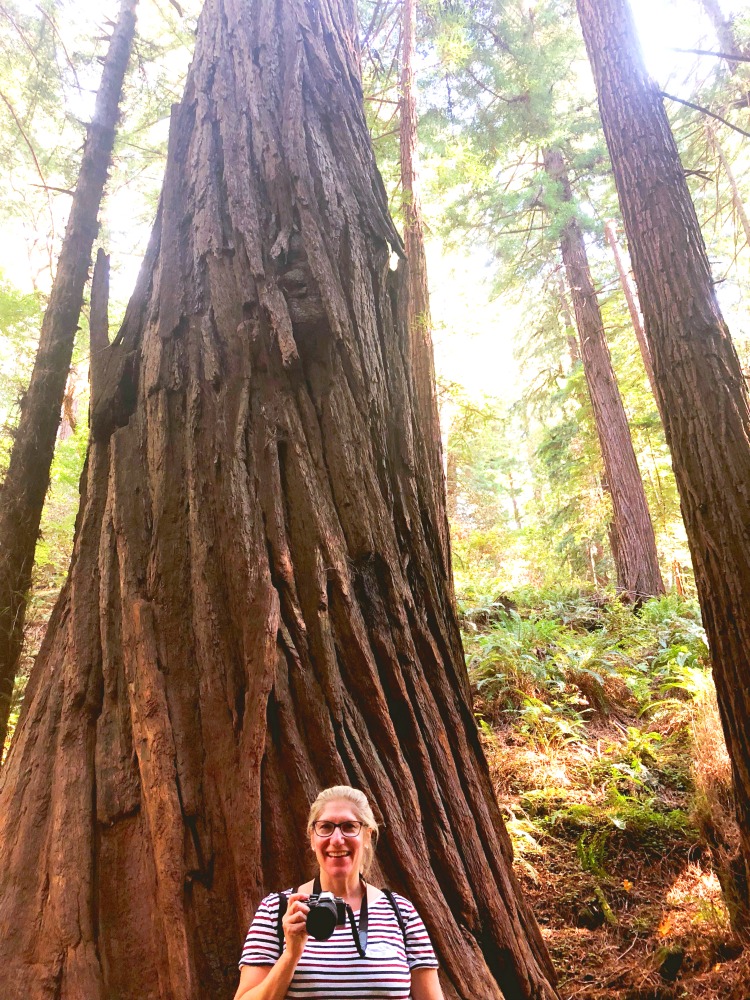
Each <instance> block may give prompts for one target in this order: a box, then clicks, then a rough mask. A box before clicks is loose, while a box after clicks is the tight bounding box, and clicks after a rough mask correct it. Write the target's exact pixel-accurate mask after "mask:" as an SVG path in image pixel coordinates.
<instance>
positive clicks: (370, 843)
mask: <svg viewBox="0 0 750 1000" xmlns="http://www.w3.org/2000/svg"><path fill="white" fill-rule="evenodd" d="M329 802H348V803H349V804H350V805H351V806H352V807H353V809H354V812H355V814H356V816H357V819H358V820H359V821H360V823H362V825H363V826H364V827H366V828H367V829H368V830H371V831H372V834H371V836H370V837H369V838H368V840H367V843H365V856H364V862H363V864H362V869H363V874H364V875H366V874H367V872H368V871H369V870H370V866H371V865H372V862H373V859H374V857H375V845H376V843H377V840H378V824H377V822H376V820H375V816H374V815H373V812H372V807H371V806H370V803H369V802H368V801H367V796H366V795H365V793H364V792H362V791H360V790H359V788H352V786H351V785H333V786H332V787H331V788H324V789H323V791H322V792H321V793H320V794H319V795H318V797H317V798H316V800H315V801H314V802H313V804H312V805H311V806H310V814H309V816H308V817H307V835H308V837H309V836H310V835H311V834H312V828H313V823H314V822H315V821H316V820H317V819H318V817H319V816H320V814H321V813H322V812H323V807H324V806H325V805H327V804H328V803H329Z"/></svg>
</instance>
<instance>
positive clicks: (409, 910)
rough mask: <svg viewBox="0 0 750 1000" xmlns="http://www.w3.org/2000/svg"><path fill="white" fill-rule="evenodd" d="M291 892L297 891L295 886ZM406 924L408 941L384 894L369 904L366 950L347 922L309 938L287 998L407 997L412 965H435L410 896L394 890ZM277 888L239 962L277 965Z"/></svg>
mask: <svg viewBox="0 0 750 1000" xmlns="http://www.w3.org/2000/svg"><path fill="white" fill-rule="evenodd" d="M288 892H294V890H293V889H290V890H288ZM394 896H395V898H396V902H397V903H398V906H399V908H400V910H401V913H402V915H403V918H404V924H405V927H406V941H404V935H403V934H402V933H401V928H400V927H399V925H398V920H397V919H396V914H395V913H394V912H393V907H392V906H391V904H390V903H389V902H388V900H387V898H386V897H385V896H381V897H380V898H379V899H377V900H375V901H374V902H371V903H370V904H369V913H368V916H369V929H368V937H367V952H366V954H365V957H364V958H360V957H359V953H358V952H357V947H356V945H355V943H354V938H353V936H352V929H351V926H350V925H349V923H348V922H347V924H346V925H345V926H343V927H337V928H336V929H335V930H334V932H333V936H332V937H331V938H329V939H328V941H316V940H315V939H314V938H308V939H307V943H306V944H305V950H304V951H303V952H302V956H301V958H300V960H299V963H298V965H297V968H296V969H295V970H294V976H293V978H292V982H291V984H290V986H289V991H288V992H287V998H292V997H306V998H310V1000H312V998H318V1000H333V998H335V997H339V998H346V1000H409V997H410V996H411V970H412V969H436V968H437V967H438V963H437V959H436V958H435V952H434V951H433V949H432V945H431V944H430V939H429V936H428V934H427V930H426V928H425V925H424V924H423V923H422V919H421V917H420V916H419V914H418V913H417V911H416V910H415V909H414V907H413V906H412V904H411V903H410V902H409V900H408V899H404V897H403V896H399V895H398V894H397V893H394ZM278 913H279V897H278V894H277V893H272V894H271V895H270V896H266V898H265V899H264V900H263V901H262V902H261V904H260V906H259V907H258V910H257V913H256V914H255V917H254V918H253V922H252V924H251V925H250V930H249V931H248V933H247V939H246V941H245V947H244V948H243V949H242V958H241V959H240V966H243V965H274V964H275V963H276V961H277V960H278V958H279V956H280V955H281V949H280V948H279V938H278V932H277V917H278Z"/></svg>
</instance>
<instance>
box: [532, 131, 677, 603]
mask: <svg viewBox="0 0 750 1000" xmlns="http://www.w3.org/2000/svg"><path fill="white" fill-rule="evenodd" d="M544 166H545V170H546V171H547V173H548V174H549V176H550V177H551V178H552V179H553V180H555V181H556V182H557V184H558V185H559V186H560V193H561V197H562V200H563V201H564V202H572V199H573V196H572V192H571V188H570V182H569V180H568V175H567V169H566V167H565V161H564V159H563V156H562V153H561V152H560V150H558V149H549V150H547V151H546V152H545V154H544ZM560 248H561V252H562V259H563V264H564V265H565V272H566V275H567V279H568V285H569V287H570V292H571V296H572V299H573V309H574V312H575V317H576V326H577V327H578V333H579V338H580V342H581V357H582V360H583V370H584V374H585V376H586V385H587V386H588V390H589V396H590V397H591V405H592V408H593V411H594V421H595V423H596V432H597V436H598V438H599V445H600V447H601V452H602V460H603V463H604V470H605V475H606V481H607V490H608V492H609V494H610V496H611V497H612V512H613V517H614V523H613V532H614V538H616V542H614V539H613V533H612V532H611V533H610V539H611V540H612V541H613V544H612V555H613V557H614V561H615V566H616V567H617V585H618V588H619V589H621V590H622V591H624V592H625V593H627V594H630V595H631V596H632V597H633V598H637V599H641V598H644V597H653V596H655V595H657V594H663V593H664V584H663V582H662V578H661V571H660V569H659V559H658V555H657V552H656V538H655V536H654V528H653V525H652V523H651V515H650V514H649V510H648V504H647V502H646V494H645V492H644V489H643V480H642V479H641V474H640V470H639V468H638V461H637V459H636V457H635V451H634V449H633V442H632V439H631V437H630V428H629V426H628V420H627V416H626V414H625V407H624V406H623V403H622V397H621V396H620V390H619V388H618V386H617V380H616V378H615V373H614V370H613V368H612V359H611V357H610V354H609V347H608V345H607V340H606V337H605V334H604V323H603V321H602V315H601V311H600V309H599V303H598V301H597V297H596V290H595V288H594V283H593V281H592V278H591V271H590V268H589V263H588V256H587V254H586V243H585V241H584V238H583V232H582V231H581V227H580V226H579V225H578V223H577V222H576V220H575V218H571V219H570V220H569V221H568V222H567V223H566V224H565V227H564V229H563V231H562V236H561V240H560Z"/></svg>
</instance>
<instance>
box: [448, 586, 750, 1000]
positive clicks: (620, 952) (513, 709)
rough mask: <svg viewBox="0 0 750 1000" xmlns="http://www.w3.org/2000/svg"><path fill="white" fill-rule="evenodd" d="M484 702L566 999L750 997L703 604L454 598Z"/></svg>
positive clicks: (507, 808) (565, 597)
mask: <svg viewBox="0 0 750 1000" xmlns="http://www.w3.org/2000/svg"><path fill="white" fill-rule="evenodd" d="M459 607H460V611H461V616H462V625H463V630H464V641H465V647H466V653H467V662H468V669H469V674H470V678H471V682H472V689H473V692H474V697H475V711H476V714H477V718H478V721H479V725H480V728H481V731H482V735H483V741H484V745H485V750H486V753H487V756H488V759H489V762H490V768H491V772H492V777H493V782H494V785H495V789H496V792H497V795H498V799H499V802H500V805H501V808H502V810H503V813H504V815H505V817H506V821H507V824H508V829H509V831H510V834H511V837H512V839H513V844H514V848H515V857H516V861H515V866H516V872H517V875H518V877H519V879H520V881H521V882H522V884H523V887H524V889H525V891H526V893H527V894H528V895H529V897H530V898H531V901H532V904H533V907H534V911H535V913H536V915H537V918H538V920H539V921H540V924H541V926H542V928H543V933H544V936H545V939H546V942H547V945H548V947H549V949H550V951H551V954H552V957H553V960H554V962H555V965H556V967H557V969H558V973H559V976H560V982H561V995H562V997H563V998H565V1000H573V998H574V997H575V998H579V1000H594V998H597V1000H599V998H604V997H611V998H621V1000H673V998H674V1000H676V998H682V997H685V998H687V997H701V998H705V1000H709V998H719V997H721V998H722V1000H747V998H748V997H750V960H748V957H747V955H743V954H742V952H741V948H740V946H739V944H738V942H737V940H736V939H735V937H734V936H733V934H732V932H731V929H730V921H729V915H728V911H727V907H726V905H725V902H724V899H723V896H722V891H721V885H720V879H721V878H722V877H723V873H724V871H725V870H726V868H727V862H728V859H729V858H730V857H731V855H732V853H733V852H734V850H735V849H736V845H737V840H736V838H737V830H736V827H735V823H734V819H733V814H732V793H731V776H730V766H729V759H728V757H727V753H726V748H725V746H724V741H723V737H722V733H721V726H720V722H719V717H718V710H717V706H716V697H715V692H714V687H713V682H712V679H711V673H710V668H709V665H708V650H707V646H706V640H705V634H704V632H703V629H702V626H701V622H700V612H699V609H698V605H697V602H695V601H691V600H686V599H682V598H678V597H676V596H667V597H664V598H661V599H658V600H650V601H647V602H646V603H645V604H643V605H642V606H641V607H640V608H634V607H632V606H631V605H628V604H625V603H623V602H621V601H620V600H619V599H617V598H616V597H614V596H613V595H611V594H601V593H599V594H597V593H589V594H585V593H581V592H580V591H568V592H564V593H560V592H553V593H545V592H539V591H531V590H527V591H520V592H518V593H514V594H512V595H511V596H510V597H508V596H501V597H496V596H493V597H487V596H483V595H480V594H477V593H475V592H471V591H465V592H464V593H463V594H462V595H460V598H459Z"/></svg>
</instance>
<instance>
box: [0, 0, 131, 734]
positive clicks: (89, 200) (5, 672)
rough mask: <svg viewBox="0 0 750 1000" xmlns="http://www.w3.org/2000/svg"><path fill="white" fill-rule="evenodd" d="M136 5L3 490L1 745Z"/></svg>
mask: <svg viewBox="0 0 750 1000" xmlns="http://www.w3.org/2000/svg"><path fill="white" fill-rule="evenodd" d="M136 4H137V0H121V3H120V13H119V17H118V20H117V24H116V25H115V28H114V30H113V32H112V38H111V40H110V43H109V48H108V51H107V56H106V58H105V60H104V68H103V70H102V79H101V83H100V85H99V91H98V93H97V95H96V106H95V109H94V117H93V119H92V121H91V124H90V125H89V126H88V131H87V136H86V145H85V147H84V151H83V158H82V160H81V169H80V173H79V175H78V183H77V184H76V189H75V193H74V195H73V202H72V205H71V208H70V216H69V217H68V225H67V229H66V231H65V238H64V240H63V243H62V247H61V249H60V257H59V259H58V262H57V271H56V272H55V280H54V282H53V285H52V291H51V293H50V298H49V304H48V306H47V311H46V312H45V314H44V320H43V321H42V329H41V334H40V337H39V347H38V350H37V355H36V359H35V362H34V370H33V372H32V375H31V382H30V383H29V388H28V390H27V391H26V394H25V396H24V400H23V405H22V408H21V419H20V421H19V423H18V428H17V430H16V433H15V438H14V441H13V448H12V450H11V454H10V462H9V465H8V472H7V475H6V477H5V481H4V482H3V485H2V489H0V751H1V750H2V746H3V744H4V742H5V736H6V733H7V729H8V714H9V712H10V703H11V699H12V697H13V684H14V681H15V677H16V670H17V669H18V658H19V656H20V654H21V646H22V643H23V625H24V619H25V615H26V598H27V595H28V591H29V587H30V586H31V571H32V569H33V566H34V550H35V548H36V542H37V538H38V537H39V524H40V522H41V518H42V508H43V506H44V498H45V496H46V494H47V488H48V486H49V476H50V467H51V465H52V459H53V457H54V453H55V439H56V436H57V428H58V426H59V424H60V412H61V409H62V405H63V397H64V395H65V385H66V382H67V379H68V372H69V370H70V359H71V357H72V354H73V343H74V341H75V335H76V330H77V329H78V319H79V317H80V314H81V305H82V304H83V291H84V288H85V287H86V280H87V278H88V271H89V265H90V263H91V249H92V247H93V244H94V239H95V237H96V233H97V229H98V226H99V223H98V215H99V206H100V204H101V200H102V194H103V192H104V184H105V181H106V179H107V171H108V170H109V165H110V161H111V159H112V147H113V145H114V140H115V126H116V124H117V116H118V113H119V106H120V97H121V94H122V84H123V80H124V78H125V71H126V70H127V66H128V60H129V59H130V50H131V47H132V44H133V36H134V34H135V8H136Z"/></svg>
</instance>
